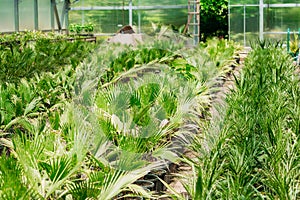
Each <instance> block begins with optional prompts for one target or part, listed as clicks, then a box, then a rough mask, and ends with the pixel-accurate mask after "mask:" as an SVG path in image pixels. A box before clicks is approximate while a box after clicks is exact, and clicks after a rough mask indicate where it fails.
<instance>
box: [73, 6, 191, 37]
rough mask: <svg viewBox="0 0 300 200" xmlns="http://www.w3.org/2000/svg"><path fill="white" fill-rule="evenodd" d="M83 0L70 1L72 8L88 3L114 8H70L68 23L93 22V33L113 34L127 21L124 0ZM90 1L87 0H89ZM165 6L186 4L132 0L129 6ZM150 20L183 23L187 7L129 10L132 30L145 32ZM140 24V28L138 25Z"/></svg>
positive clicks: (150, 26)
mask: <svg viewBox="0 0 300 200" xmlns="http://www.w3.org/2000/svg"><path fill="white" fill-rule="evenodd" d="M87 2H88V1H87V0H81V1H80V2H78V3H76V4H74V5H73V6H74V8H76V7H77V8H79V7H85V6H88V7H91V6H104V7H107V6H112V7H113V6H114V7H115V8H119V9H118V10H92V11H81V10H73V11H72V10H71V11H70V12H69V14H70V15H69V16H70V17H69V20H70V24H72V23H75V24H87V23H89V22H91V23H93V24H95V32H99V31H100V32H103V33H115V32H117V31H118V30H119V29H120V28H121V27H122V26H125V25H128V24H129V11H128V10H127V9H122V8H123V6H128V2H129V1H128V0H126V1H125V0H124V1H123V2H124V4H123V2H122V1H118V3H109V2H107V1H101V2H97V3H96V2H94V3H89V4H88V3H87ZM90 2H91V1H90ZM138 5H140V6H155V5H156V6H160V5H161V6H166V5H184V6H187V1H186V0H175V1H174V0H165V1H160V2H159V3H158V2H157V0H133V6H138ZM152 22H154V23H162V24H173V25H174V26H175V27H179V26H181V25H183V24H186V22H187V8H184V9H181V8H180V9H156V10H140V11H138V10H133V13H132V23H133V28H134V30H135V32H139V30H140V31H141V32H144V33H145V32H149V31H150V30H151V28H152V24H151V23H152ZM139 25H140V27H139Z"/></svg>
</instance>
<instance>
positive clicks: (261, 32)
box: [259, 0, 264, 40]
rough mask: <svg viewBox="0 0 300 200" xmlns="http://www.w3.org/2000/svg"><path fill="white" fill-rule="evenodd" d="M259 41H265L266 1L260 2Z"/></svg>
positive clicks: (261, 0) (260, 0)
mask: <svg viewBox="0 0 300 200" xmlns="http://www.w3.org/2000/svg"><path fill="white" fill-rule="evenodd" d="M259 39H260V40H263V39H264V0H259Z"/></svg>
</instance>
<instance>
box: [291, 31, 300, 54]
mask: <svg viewBox="0 0 300 200" xmlns="http://www.w3.org/2000/svg"><path fill="white" fill-rule="evenodd" d="M298 37H299V34H298V33H296V32H295V31H294V34H293V38H291V40H290V53H291V55H292V56H293V57H296V56H297V55H298V54H299V39H298Z"/></svg>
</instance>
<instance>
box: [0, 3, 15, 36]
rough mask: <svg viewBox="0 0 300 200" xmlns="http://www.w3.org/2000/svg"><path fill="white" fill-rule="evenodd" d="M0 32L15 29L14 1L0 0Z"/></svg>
mask: <svg viewBox="0 0 300 200" xmlns="http://www.w3.org/2000/svg"><path fill="white" fill-rule="evenodd" d="M0 5H1V8H0V9H1V10H0V19H1V20H0V32H8V31H14V30H15V18H14V1H13V0H0Z"/></svg>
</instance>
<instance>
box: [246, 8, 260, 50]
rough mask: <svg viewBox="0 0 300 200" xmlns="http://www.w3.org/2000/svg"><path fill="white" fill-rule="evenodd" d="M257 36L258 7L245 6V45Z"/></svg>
mask: <svg viewBox="0 0 300 200" xmlns="http://www.w3.org/2000/svg"><path fill="white" fill-rule="evenodd" d="M258 38H259V7H258V6H257V7H246V46H249V45H250V42H251V41H255V40H257V39H258Z"/></svg>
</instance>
